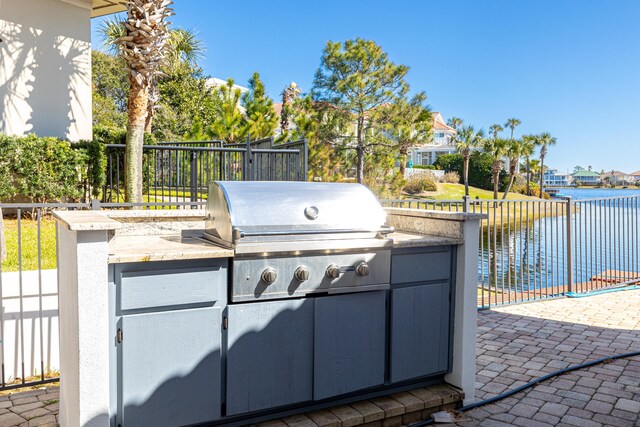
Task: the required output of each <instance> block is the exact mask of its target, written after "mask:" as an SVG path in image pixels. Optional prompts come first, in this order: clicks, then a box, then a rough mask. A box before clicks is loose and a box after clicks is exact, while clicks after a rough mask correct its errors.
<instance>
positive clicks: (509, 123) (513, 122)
mask: <svg viewBox="0 0 640 427" xmlns="http://www.w3.org/2000/svg"><path fill="white" fill-rule="evenodd" d="M521 124H522V122H521V121H520V120H518V119H514V118H511V119H507V122H506V123H505V124H504V127H506V128H509V129H511V139H513V131H514V130H515V129H516V128H517V127H518V126H520V125H521Z"/></svg>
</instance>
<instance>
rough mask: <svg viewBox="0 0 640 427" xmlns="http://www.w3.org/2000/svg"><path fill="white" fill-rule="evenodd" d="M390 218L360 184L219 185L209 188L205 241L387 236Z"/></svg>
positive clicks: (224, 241) (222, 242) (260, 183)
mask: <svg viewBox="0 0 640 427" xmlns="http://www.w3.org/2000/svg"><path fill="white" fill-rule="evenodd" d="M385 220H386V214H385V212H384V210H383V209H382V206H381V205H380V203H379V202H378V200H377V199H376V197H375V196H374V195H373V193H371V191H369V189H367V188H366V187H365V186H363V185H360V184H342V183H325V182H283V181H216V182H214V183H212V184H211V185H210V187H209V195H208V200H207V220H206V231H205V237H208V238H210V239H212V240H214V241H216V242H218V243H220V244H223V245H226V246H232V245H233V244H235V243H236V242H237V241H238V240H239V239H241V238H243V237H255V238H258V237H267V236H270V237H274V236H283V238H284V236H305V235H306V236H309V235H319V234H335V233H340V234H344V233H362V232H366V233H372V232H374V233H377V232H381V231H387V230H388V227H385V226H384V224H385Z"/></svg>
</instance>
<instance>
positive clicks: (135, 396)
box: [119, 307, 222, 427]
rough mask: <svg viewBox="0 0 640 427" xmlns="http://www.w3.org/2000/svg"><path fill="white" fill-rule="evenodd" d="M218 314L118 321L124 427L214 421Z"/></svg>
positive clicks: (217, 412) (218, 369) (194, 312)
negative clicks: (120, 336)
mask: <svg viewBox="0 0 640 427" xmlns="http://www.w3.org/2000/svg"><path fill="white" fill-rule="evenodd" d="M221 316H222V313H221V309H220V308H212V307H207V308H195V309H186V310H179V311H166V312H160V313H146V314H132V315H127V316H123V317H122V321H121V328H122V332H123V341H122V344H121V346H120V361H121V363H120V365H121V370H120V372H119V374H120V384H122V389H121V390H120V393H121V400H120V402H121V408H120V411H119V412H120V414H121V420H119V422H120V423H122V425H123V426H129V427H130V426H151V425H153V426H178V425H186V424H193V423H197V422H203V421H208V420H213V419H216V418H219V417H220V409H221V404H222V403H221V399H220V395H221V388H222V384H221V352H220V342H221V336H222V331H221Z"/></svg>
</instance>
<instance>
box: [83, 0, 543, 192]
mask: <svg viewBox="0 0 640 427" xmlns="http://www.w3.org/2000/svg"><path fill="white" fill-rule="evenodd" d="M148 2H149V3H153V2H152V1H148ZM128 19H130V17H129V16H128ZM125 30H127V27H126V25H125V24H123V23H122V22H121V21H118V20H113V21H108V22H107V23H106V24H105V25H104V27H103V30H102V32H103V36H104V39H105V40H106V41H107V42H106V46H107V47H108V48H109V49H110V50H109V52H110V53H102V52H94V53H93V56H94V73H93V74H94V124H96V125H97V126H109V127H112V128H120V129H122V128H124V126H125V124H126V123H127V122H128V120H127V114H129V116H131V112H130V109H128V108H127V107H128V104H127V101H128V100H130V99H131V90H130V87H131V84H132V83H131V82H129V81H128V80H130V79H128V77H127V76H128V75H129V74H128V73H129V72H130V70H129V71H127V70H126V67H125V65H126V61H125V59H126V57H124V53H123V52H124V51H125V49H124V48H125V47H127V44H126V43H124V44H123V41H127V40H128V39H127V37H131V35H129V36H127V34H126V31H125ZM123 37H124V38H123ZM163 37H164V39H165V43H164V47H163V48H162V55H163V58H164V59H163V60H162V61H161V62H159V63H158V65H157V66H158V69H159V70H160V72H159V73H156V74H154V77H153V78H151V79H150V80H149V82H148V83H149V85H148V93H147V95H148V100H147V104H146V107H147V114H146V121H145V128H146V129H147V130H148V131H150V133H151V134H153V136H154V137H155V138H156V139H158V140H183V139H189V140H205V139H219V140H222V141H224V142H225V143H239V142H243V141H244V140H245V139H246V138H247V135H248V136H250V138H251V139H253V140H255V139H261V138H267V137H274V138H275V139H276V141H277V143H280V142H287V141H292V140H297V139H301V138H305V139H307V140H308V144H309V153H308V162H309V178H310V179H315V180H323V181H338V180H350V179H355V180H356V181H358V182H364V183H366V184H367V185H369V186H370V187H371V188H372V189H374V190H376V191H379V193H380V194H382V193H384V192H389V191H390V192H391V193H394V195H397V193H398V192H399V191H400V190H401V189H402V188H403V187H404V184H405V180H404V174H405V170H404V169H405V165H406V161H407V155H408V153H409V152H410V149H411V148H412V147H415V146H420V145H423V144H426V143H428V142H429V141H431V139H432V135H433V133H432V124H433V118H432V116H431V112H430V108H429V106H428V105H427V104H426V94H425V93H424V92H417V93H416V94H415V95H413V96H411V97H410V96H408V92H409V85H408V84H407V82H406V74H407V72H408V70H409V68H408V67H407V66H405V65H402V64H397V63H394V62H393V61H392V60H391V59H390V58H389V56H388V55H387V53H386V52H385V51H384V50H383V49H382V48H381V47H380V46H379V45H378V44H376V43H375V42H373V41H371V40H364V39H353V40H347V41H344V42H328V43H327V44H326V46H325V48H324V50H323V51H322V55H321V61H320V67H319V68H318V70H317V71H316V74H315V78H314V82H313V87H312V88H311V90H310V91H309V92H308V93H303V92H302V90H301V88H300V87H299V86H298V85H296V84H295V83H293V82H292V83H291V84H289V85H287V86H286V87H285V88H284V89H283V90H282V91H281V97H282V106H281V108H279V109H278V108H275V106H274V102H273V100H272V99H271V98H270V97H269V96H268V94H267V90H266V87H265V84H264V82H263V81H262V80H261V78H260V75H259V73H257V72H255V73H254V74H253V75H252V76H251V78H250V79H249V81H248V88H249V89H248V91H246V90H244V89H242V88H241V87H239V86H236V85H235V84H234V80H233V79H228V80H227V81H226V82H225V83H224V84H211V82H210V81H209V76H206V75H205V74H204V73H203V72H202V69H201V68H200V67H199V65H198V64H199V61H200V60H201V59H202V58H203V54H204V52H205V48H204V45H203V43H202V41H201V40H200V39H199V38H198V37H197V33H195V32H193V31H191V30H185V29H169V30H167V32H166V34H165V35H164V36H163ZM118 54H119V55H121V56H122V57H119V56H117V55H118ZM129 118H130V117H129ZM151 119H153V120H151ZM448 124H449V126H451V127H452V128H453V129H454V130H455V131H456V135H455V136H454V137H453V139H452V143H453V144H454V145H455V147H456V150H457V152H458V154H459V156H458V155H456V156H441V157H440V158H438V161H437V162H436V167H439V168H442V169H445V170H451V171H454V172H456V173H458V174H459V176H460V177H462V182H463V183H464V184H465V193H466V194H469V185H473V186H478V187H480V188H487V189H492V190H494V193H495V194H497V189H501V190H504V189H506V191H505V195H504V197H505V198H506V197H507V195H508V193H509V192H511V191H515V192H519V191H523V192H524V190H521V189H522V188H524V187H526V188H527V190H526V193H527V194H529V193H530V190H529V189H530V188H531V187H532V184H531V181H532V180H533V179H534V176H533V173H534V165H535V163H534V161H533V160H532V159H533V157H534V154H535V153H534V152H535V149H536V148H537V147H540V155H541V159H540V160H541V161H540V163H542V165H541V167H544V158H545V156H546V153H547V150H548V147H549V146H550V145H553V142H554V141H555V140H554V139H553V138H551V139H548V138H547V139H546V141H547V143H542V141H543V140H544V139H545V138H543V135H544V134H543V135H529V136H523V137H521V138H517V137H516V136H515V130H516V129H517V128H518V127H519V126H520V125H521V121H520V120H519V119H517V118H509V119H507V120H506V121H504V122H503V124H500V123H496V124H493V125H492V126H490V127H488V129H489V132H488V135H489V136H488V139H487V138H485V134H484V132H483V130H482V129H480V130H476V128H474V127H473V126H471V125H466V126H465V124H464V121H463V120H462V119H461V118H459V117H451V118H450V119H449V121H448ZM504 132H507V134H508V136H509V138H508V139H503V138H501V134H502V133H504ZM549 137H550V136H549ZM478 151H484V152H485V153H484V154H481V153H478ZM523 159H524V160H525V165H524V166H523V167H520V166H519V164H520V161H521V160H523ZM458 162H459V164H458ZM476 162H477V164H476V165H474V163H476ZM505 164H506V165H505ZM415 167H416V168H418V167H420V165H416V166H415ZM504 168H506V169H507V171H505V170H504ZM519 173H526V174H527V177H526V179H524V178H522V176H521V175H520V174H519ZM541 175H542V174H536V179H538V180H540V182H541ZM452 176H453V175H452ZM496 177H497V178H496ZM450 179H453V178H450ZM541 184H542V182H541Z"/></svg>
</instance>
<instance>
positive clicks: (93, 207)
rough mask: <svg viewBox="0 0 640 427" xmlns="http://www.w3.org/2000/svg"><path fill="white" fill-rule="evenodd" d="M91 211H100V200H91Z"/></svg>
mask: <svg viewBox="0 0 640 427" xmlns="http://www.w3.org/2000/svg"><path fill="white" fill-rule="evenodd" d="M91 210H92V211H99V210H100V200H98V199H91Z"/></svg>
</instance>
